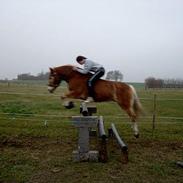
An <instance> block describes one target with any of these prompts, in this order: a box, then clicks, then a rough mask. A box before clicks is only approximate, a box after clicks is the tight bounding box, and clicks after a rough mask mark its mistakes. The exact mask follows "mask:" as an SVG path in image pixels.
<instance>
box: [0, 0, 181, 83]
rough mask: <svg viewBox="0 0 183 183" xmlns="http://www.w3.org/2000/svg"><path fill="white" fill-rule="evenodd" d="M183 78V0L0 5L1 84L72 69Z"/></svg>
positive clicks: (129, 77)
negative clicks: (82, 59)
mask: <svg viewBox="0 0 183 183" xmlns="http://www.w3.org/2000/svg"><path fill="white" fill-rule="evenodd" d="M77 55H84V56H86V57H88V58H90V59H91V60H94V61H96V62H99V63H101V64H102V65H103V66H104V67H105V68H106V71H109V70H120V71H121V72H122V73H123V74H124V81H136V82H143V81H144V79H145V78H147V77H149V76H154V77H157V78H183V0H0V64H1V65H0V79H4V78H9V79H12V78H16V76H17V74H19V73H31V74H37V73H40V72H41V71H44V72H47V71H48V67H54V66H59V65H63V64H76V61H75V58H76V56H77Z"/></svg>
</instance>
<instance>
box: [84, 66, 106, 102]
mask: <svg viewBox="0 0 183 183" xmlns="http://www.w3.org/2000/svg"><path fill="white" fill-rule="evenodd" d="M104 73H105V70H104V68H100V69H99V70H98V71H97V72H96V73H95V74H94V75H93V76H92V77H91V78H90V79H89V80H88V95H89V97H88V98H87V99H86V101H85V102H92V101H93V100H94V98H95V92H94V89H93V86H94V84H95V82H96V81H97V80H98V79H99V78H100V77H102V76H103V75H104Z"/></svg>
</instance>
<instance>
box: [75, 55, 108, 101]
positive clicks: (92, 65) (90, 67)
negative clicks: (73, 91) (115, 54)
mask: <svg viewBox="0 0 183 183" xmlns="http://www.w3.org/2000/svg"><path fill="white" fill-rule="evenodd" d="M76 61H77V62H78V63H79V64H81V65H84V68H83V69H81V68H78V67H74V70H77V71H78V72H80V73H82V74H87V73H89V72H92V73H93V75H92V76H91V78H90V79H89V80H88V82H87V85H88V91H89V97H88V98H87V99H86V100H85V102H92V101H94V99H93V98H94V96H95V93H94V89H93V86H94V83H95V82H96V81H97V80H98V79H99V78H101V77H102V76H103V75H104V74H105V69H104V67H103V66H102V65H100V64H98V63H96V62H94V61H92V60H89V59H88V58H86V57H84V56H78V57H76Z"/></svg>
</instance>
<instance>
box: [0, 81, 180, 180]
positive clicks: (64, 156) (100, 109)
mask: <svg viewBox="0 0 183 183" xmlns="http://www.w3.org/2000/svg"><path fill="white" fill-rule="evenodd" d="M135 87H137V92H138V95H139V97H140V98H141V102H142V105H143V107H144V110H145V113H146V115H145V116H142V117H141V118H140V119H139V129H140V138H139V139H135V138H134V137H133V133H132V130H131V126H130V123H129V119H128V117H127V116H126V114H125V113H124V112H123V111H121V109H120V108H119V107H118V106H117V105H116V104H115V103H113V102H109V103H98V104H97V115H103V116H104V120H105V126H106V129H107V128H108V127H109V126H110V123H111V122H114V123H115V124H116V127H117V128H118V129H119V133H120V135H122V136H123V139H124V140H125V142H126V143H127V144H128V147H129V163H128V164H122V163H121V161H120V156H121V154H120V150H119V149H118V147H117V145H115V144H114V143H111V142H109V148H108V154H109V161H108V162H107V163H91V162H90V163H88V162H84V163H74V162H73V161H72V151H73V150H75V149H76V148H77V130H76V129H75V128H74V127H73V126H72V124H71V116H73V115H78V114H79V106H80V102H79V101H76V102H75V104H76V107H75V108H73V109H71V110H66V109H65V108H64V107H63V106H62V103H61V100H60V97H59V95H60V94H61V93H62V92H63V91H64V90H65V88H61V87H60V88H58V90H57V91H56V92H55V94H48V92H47V87H46V86H45V85H43V84H41V83H39V84H36V83H33V84H31V83H29V84H25V83H24V84H21V83H19V84H17V83H14V84H12V83H11V84H6V83H1V84H0V182H3V183H4V182H7V183H14V182H30V183H36V182H38V183H47V182H48V183H50V182H53V183H57V182H64V183H67V182H68V183H71V182H72V183H76V182H82V183H86V182H100V183H108V182H109V183H111V182H124V183H164V182H168V183H173V182H183V169H182V168H180V167H178V166H177V165H176V161H179V160H181V161H183V110H182V109H183V90H173V89H171V90H167V89H166V90H147V91H146V90H144V89H143V87H142V85H140V86H139V87H138V85H135ZM154 94H156V95H157V103H156V105H157V111H156V115H157V116H156V122H155V130H154V131H152V113H153V105H154V104H153V98H154ZM91 141H92V147H93V148H95V147H96V146H97V140H96V139H95V138H93V139H91Z"/></svg>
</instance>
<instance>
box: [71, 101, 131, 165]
mask: <svg viewBox="0 0 183 183" xmlns="http://www.w3.org/2000/svg"><path fill="white" fill-rule="evenodd" d="M96 112H97V108H96V106H94V105H91V104H86V103H84V102H83V103H81V106H80V113H81V114H82V116H73V117H72V123H73V125H74V126H75V127H76V128H78V132H79V135H78V148H77V150H75V151H73V161H75V162H82V161H95V162H97V161H99V162H104V163H105V162H107V161H108V151H107V142H108V139H109V138H112V137H114V138H115V139H116V142H117V143H118V144H119V147H120V149H121V151H122V155H123V156H124V158H122V159H123V162H124V163H127V162H128V147H127V145H126V144H125V143H124V141H123V140H122V139H121V138H120V136H119V134H118V132H117V130H116V128H115V125H114V124H111V128H110V129H109V130H108V131H109V134H108V136H107V135H106V133H105V128H104V120H103V116H99V117H98V116H92V114H93V113H96ZM94 128H95V129H96V128H97V129H98V130H93V131H92V129H94ZM91 132H92V133H91ZM94 132H95V133H94ZM97 132H98V150H90V135H91V134H97ZM124 160H125V161H124Z"/></svg>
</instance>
